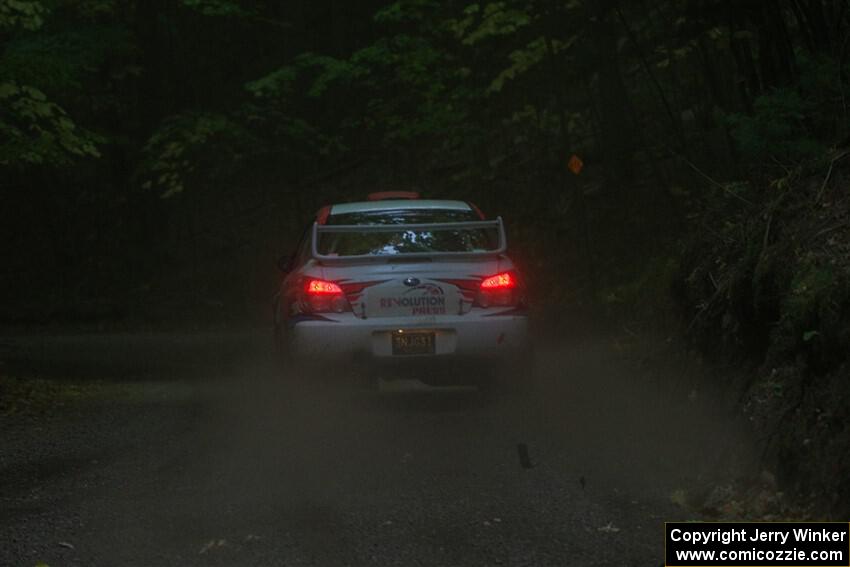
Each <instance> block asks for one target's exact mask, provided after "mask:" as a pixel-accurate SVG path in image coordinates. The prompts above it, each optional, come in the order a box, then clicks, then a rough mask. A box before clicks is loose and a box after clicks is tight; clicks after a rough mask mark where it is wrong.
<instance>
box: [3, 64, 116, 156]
mask: <svg viewBox="0 0 850 567" xmlns="http://www.w3.org/2000/svg"><path fill="white" fill-rule="evenodd" d="M100 142H103V139H102V138H101V137H99V136H96V135H95V134H93V133H91V132H88V131H86V130H83V129H81V128H78V127H77V125H76V124H74V122H73V121H72V120H71V119H70V118H69V117H68V115H67V113H66V112H65V111H64V110H63V109H62V108H61V107H60V106H58V105H57V104H55V103H53V102H50V101H49V100H48V98H47V96H46V95H45V94H44V93H43V92H42V91H40V90H39V89H37V88H35V87H31V86H27V85H19V84H18V83H16V82H14V81H5V82H2V83H0V165H5V166H23V165H53V166H55V165H67V164H69V163H70V162H71V161H72V160H73V159H74V158H80V157H87V156H88V157H99V156H100V152H99V151H98V149H97V147H96V144H98V143H100Z"/></svg>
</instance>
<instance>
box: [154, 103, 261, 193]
mask: <svg viewBox="0 0 850 567" xmlns="http://www.w3.org/2000/svg"><path fill="white" fill-rule="evenodd" d="M247 136H248V134H247V133H246V132H245V131H244V130H243V129H242V128H241V127H240V125H239V124H237V123H235V122H234V121H233V120H232V119H230V118H229V117H227V116H225V115H222V114H211V113H188V114H183V115H179V116H175V117H172V118H170V119H168V120H166V121H164V122H163V123H162V125H161V126H160V127H159V129H157V131H156V132H155V133H154V134H153V135H152V136H151V137H150V139H149V140H148V143H147V144H146V145H145V148H144V153H145V157H146V159H145V162H144V165H143V168H142V171H141V177H142V178H143V179H144V181H143V182H142V187H143V188H145V189H156V190H157V191H159V193H160V196H161V197H162V198H164V199H165V198H169V197H173V196H174V195H177V194H179V193H182V192H183V191H184V189H185V188H186V187H187V184H188V183H189V182H190V180H192V179H194V178H200V179H202V180H209V179H212V178H214V177H215V176H216V174H217V173H220V172H221V171H222V168H231V167H233V166H234V165H235V163H234V161H235V160H238V159H239V152H240V148H241V146H242V142H243V140H244V139H245V138H246V137H247ZM222 160H224V161H222Z"/></svg>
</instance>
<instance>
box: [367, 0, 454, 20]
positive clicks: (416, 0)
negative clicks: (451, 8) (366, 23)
mask: <svg viewBox="0 0 850 567" xmlns="http://www.w3.org/2000/svg"><path fill="white" fill-rule="evenodd" d="M439 7H440V4H439V2H436V1H435V0H398V1H396V2H393V3H392V4H390V5H388V6H386V7H384V8H381V9H380V10H378V11H377V12H376V13H375V16H374V18H373V19H374V20H375V22H376V23H379V24H388V25H398V24H403V23H411V22H412V23H417V24H419V23H422V22H424V21H427V20H429V19H430V18H431V17H432V16H433V15H434V13H435V12H437V11H438V9H439Z"/></svg>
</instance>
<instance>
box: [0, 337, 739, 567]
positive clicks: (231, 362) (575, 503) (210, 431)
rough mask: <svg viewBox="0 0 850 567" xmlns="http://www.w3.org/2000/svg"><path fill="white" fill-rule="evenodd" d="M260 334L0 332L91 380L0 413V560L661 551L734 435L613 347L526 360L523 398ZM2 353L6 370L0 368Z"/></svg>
mask: <svg viewBox="0 0 850 567" xmlns="http://www.w3.org/2000/svg"><path fill="white" fill-rule="evenodd" d="M269 342H270V340H269V338H268V337H267V336H266V334H264V333H253V332H252V333H190V334H184V335H175V334H169V335H163V334H116V335H108V334H104V335H78V336H39V337H6V338H4V339H0V355H2V356H3V357H5V358H4V360H5V364H6V366H5V372H6V373H9V374H16V375H21V376H42V377H47V378H50V379H54V380H67V381H92V380H94V381H96V383H97V384H100V386H99V388H101V389H102V390H103V392H105V393H103V394H99V395H95V396H90V397H88V398H85V399H82V400H80V401H77V402H74V403H69V404H65V405H64V406H63V407H60V408H57V409H56V410H55V411H51V412H49V413H48V414H47V415H38V416H20V415H12V416H2V417H0V565H3V566H7V565H8V566H14V567H17V566H25V567H34V566H35V565H37V564H38V563H45V564H47V565H50V566H51V567H58V566H65V565H85V566H121V565H142V566H160V565H161V566H170V565H175V566H178V565H179V566H188V565H257V566H261V565H293V566H295V565H575V566H586V567H590V566H596V565H600V566H602V565H605V566H608V565H611V566H615V565H623V566H645V565H650V566H656V565H660V564H662V563H663V559H662V549H663V522H664V521H665V520H671V521H672V520H680V519H690V518H694V517H696V516H695V515H694V514H695V513H694V512H693V511H690V510H687V509H685V508H681V507H679V506H677V505H676V504H675V503H674V502H676V501H680V500H681V498H678V499H677V498H676V497H673V498H671V495H675V494H677V493H678V494H682V493H683V492H684V491H688V490H691V487H693V486H697V485H699V486H710V485H711V484H712V483H722V482H725V481H726V480H728V478H729V477H730V475H733V474H737V472H738V469H739V467H740V466H741V464H740V462H739V460H740V459H737V458H735V457H734V455H737V454H740V452H741V447H742V445H743V444H746V443H747V441H746V436H745V435H744V434H743V433H742V431H741V429H740V427H739V426H738V425H736V424H735V423H734V422H733V421H732V420H730V418H729V417H728V416H727V415H725V414H724V413H723V411H722V410H721V409H720V408H719V407H718V406H717V405H716V404H712V403H711V402H710V401H709V400H707V399H703V398H702V397H695V396H694V395H693V392H690V391H689V388H682V387H678V386H677V384H679V381H678V379H677V378H676V377H664V378H663V379H658V378H653V377H650V376H649V375H648V373H646V372H643V371H641V370H639V369H636V367H635V366H634V365H632V364H630V363H629V362H628V361H625V360H621V359H620V358H618V357H617V356H615V355H614V354H612V351H611V349H610V348H609V347H608V346H605V345H602V344H595V343H584V344H558V345H555V344H553V345H551V346H549V347H547V348H542V349H540V350H539V351H538V355H537V368H538V375H539V380H538V382H539V383H538V386H537V388H536V389H535V390H534V391H533V392H531V393H523V394H511V393H507V392H496V393H490V394H487V395H484V394H482V393H479V392H477V391H475V390H434V389H423V388H420V387H417V386H416V385H415V384H401V385H399V386H398V387H394V388H385V391H383V392H371V391H364V390H362V389H357V388H354V387H350V386H349V385H348V383H349V382H354V381H356V380H354V377H353V376H352V374H353V373H354V372H355V371H354V370H353V369H350V368H347V367H335V368H332V369H328V370H326V371H322V372H316V371H309V372H308V371H303V370H298V369H296V368H291V367H287V365H286V364H284V363H281V361H280V360H278V358H277V357H276V356H275V354H274V352H273V351H272V349H271V348H268V343H269ZM2 368H3V367H0V371H4V370H2Z"/></svg>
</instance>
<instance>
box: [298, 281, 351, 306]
mask: <svg viewBox="0 0 850 567" xmlns="http://www.w3.org/2000/svg"><path fill="white" fill-rule="evenodd" d="M304 291H305V295H306V297H305V298H304V301H302V306H303V308H304V310H305V311H309V312H311V313H331V312H333V313H342V312H344V311H351V305H350V304H349V303H348V299H347V298H346V297H345V294H344V293H343V292H342V288H341V287H339V284H336V283H334V282H328V281H325V280H312V279H311V280H307V284H306V285H305V286H304Z"/></svg>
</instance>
